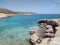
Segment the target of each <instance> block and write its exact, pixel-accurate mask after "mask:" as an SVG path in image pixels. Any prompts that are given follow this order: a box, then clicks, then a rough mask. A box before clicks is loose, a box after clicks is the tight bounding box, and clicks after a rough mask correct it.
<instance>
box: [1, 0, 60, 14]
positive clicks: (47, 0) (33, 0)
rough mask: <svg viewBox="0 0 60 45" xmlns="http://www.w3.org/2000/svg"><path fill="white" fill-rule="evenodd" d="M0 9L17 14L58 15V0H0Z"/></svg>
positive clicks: (59, 8) (59, 0)
mask: <svg viewBox="0 0 60 45" xmlns="http://www.w3.org/2000/svg"><path fill="white" fill-rule="evenodd" d="M0 8H6V9H9V10H12V11H18V12H35V13H39V14H60V0H0Z"/></svg>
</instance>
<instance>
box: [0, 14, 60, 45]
mask: <svg viewBox="0 0 60 45" xmlns="http://www.w3.org/2000/svg"><path fill="white" fill-rule="evenodd" d="M55 18H60V14H45V15H44V14H42V15H30V16H28V15H25V16H24V15H17V16H14V17H9V18H3V19H0V42H8V43H10V42H21V43H22V42H24V41H25V39H28V38H29V31H30V30H36V29H37V28H38V24H37V21H38V20H41V19H55ZM6 45H8V44H6ZM23 45H25V44H23Z"/></svg>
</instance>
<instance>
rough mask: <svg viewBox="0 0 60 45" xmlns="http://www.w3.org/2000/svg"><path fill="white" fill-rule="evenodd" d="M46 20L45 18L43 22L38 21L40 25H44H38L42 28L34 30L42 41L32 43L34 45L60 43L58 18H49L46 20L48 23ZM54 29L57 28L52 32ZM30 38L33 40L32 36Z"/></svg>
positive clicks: (56, 44) (54, 44)
mask: <svg viewBox="0 0 60 45" xmlns="http://www.w3.org/2000/svg"><path fill="white" fill-rule="evenodd" d="M46 21H47V20H45V22H43V21H42V22H43V23H42V22H40V21H39V23H40V25H41V24H43V25H44V26H40V27H43V28H42V29H41V28H39V30H37V31H36V32H37V34H38V35H37V37H39V41H42V42H41V43H37V42H36V43H35V44H34V43H33V44H34V45H60V43H59V42H60V34H59V33H60V19H50V20H48V21H49V23H47V22H46ZM44 23H45V24H44ZM46 24H47V25H46ZM53 28H55V29H53ZM41 30H42V31H41ZM54 30H57V31H55V33H54ZM35 34H36V33H35ZM31 36H32V35H31ZM35 36H36V35H35ZM45 36H46V37H45ZM32 38H33V37H32ZM32 40H34V38H33V39H32Z"/></svg>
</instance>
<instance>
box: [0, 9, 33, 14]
mask: <svg viewBox="0 0 60 45" xmlns="http://www.w3.org/2000/svg"><path fill="white" fill-rule="evenodd" d="M0 13H5V14H34V13H33V12H14V11H11V10H8V9H4V8H0Z"/></svg>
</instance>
